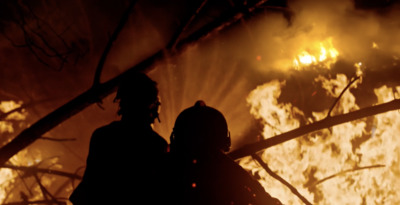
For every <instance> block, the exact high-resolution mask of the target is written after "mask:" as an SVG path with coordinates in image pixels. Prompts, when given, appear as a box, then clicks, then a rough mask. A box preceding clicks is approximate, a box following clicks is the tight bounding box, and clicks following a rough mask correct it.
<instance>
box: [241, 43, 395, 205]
mask: <svg viewBox="0 0 400 205" xmlns="http://www.w3.org/2000/svg"><path fill="white" fill-rule="evenodd" d="M319 45H321V49H320V51H321V52H320V53H322V54H324V53H325V54H327V55H326V57H327V58H325V59H324V58H321V57H320V58H318V57H317V56H318V55H315V54H314V55H311V53H310V52H304V53H301V55H299V56H298V57H297V58H296V59H295V61H294V62H295V68H296V69H299V68H301V66H300V65H311V64H314V63H320V64H319V65H318V66H320V67H325V68H328V69H329V66H330V65H331V64H332V63H334V62H335V61H336V57H337V56H338V52H337V50H336V49H334V48H328V47H327V46H328V45H332V40H331V39H330V40H328V41H326V42H322V43H320V44H319ZM330 51H332V52H330ZM305 54H307V55H305ZM317 54H318V53H317ZM303 57H304V58H303ZM302 59H305V60H302ZM320 60H322V61H320ZM355 68H356V71H355V72H356V74H357V75H361V74H362V69H363V64H362V63H356V64H355ZM349 81H350V80H349V79H347V77H346V76H345V75H344V74H337V75H336V76H335V78H333V79H328V78H326V77H322V76H319V77H317V78H316V79H315V82H316V83H319V84H320V85H321V87H322V88H323V89H324V90H325V92H326V93H327V95H329V96H331V97H334V98H337V97H338V96H339V95H340V93H341V92H342V91H343V90H344V89H345V87H346V86H347V85H348V84H349ZM360 83H361V81H357V82H356V83H353V85H352V86H354V87H355V86H357V85H359V84H360ZM283 86H285V81H277V80H274V81H271V82H267V83H265V84H263V85H260V86H258V87H257V88H256V89H254V90H253V91H252V92H251V93H250V94H249V95H248V98H247V102H248V103H249V105H250V112H251V114H252V115H253V116H254V117H255V118H257V119H260V120H261V121H262V122H263V124H264V129H263V137H264V138H265V139H267V138H270V137H273V136H275V135H278V134H281V133H284V132H287V131H290V130H292V129H295V128H298V127H299V126H300V120H299V119H300V118H303V119H304V118H306V116H305V115H304V113H303V112H302V111H301V110H300V109H299V108H297V107H295V106H293V105H292V104H290V103H279V102H278V100H277V99H278V97H279V96H280V94H281V89H282V87H283ZM399 93H400V86H398V87H396V88H393V89H392V88H388V87H386V86H382V87H380V88H378V89H376V90H375V95H376V97H377V99H378V104H380V103H384V102H388V101H390V100H393V99H395V98H399V97H400V95H399ZM355 99H356V98H355V96H354V95H353V94H352V93H351V92H350V91H349V90H347V91H346V92H345V93H343V95H342V96H341V98H340V100H339V102H338V103H337V104H336V106H335V108H334V109H333V110H332V115H338V114H343V113H348V112H351V111H354V110H358V109H359V106H358V105H357V104H356V100H355ZM327 114H328V110H325V111H323V112H313V116H312V117H308V121H309V122H311V123H312V122H315V121H319V120H322V119H324V118H325V117H326V116H327ZM399 135H400V112H398V111H392V112H387V113H384V114H379V115H376V116H371V117H368V118H366V119H360V120H356V121H352V122H347V123H344V124H341V125H337V126H334V127H332V128H330V129H322V130H320V131H318V132H315V133H311V134H307V135H306V136H303V137H301V138H298V139H295V140H291V141H288V142H285V143H283V144H280V145H277V146H274V147H271V148H268V149H266V150H264V151H263V153H262V159H263V160H264V161H265V162H266V163H267V164H268V165H269V167H271V169H272V170H273V171H274V172H275V173H277V174H278V175H280V176H281V177H283V178H284V179H285V180H286V181H288V182H289V183H290V184H292V185H293V186H294V187H296V189H297V190H298V191H299V192H300V194H301V195H303V196H304V197H305V198H307V199H308V200H309V201H310V202H312V203H315V204H363V203H366V204H400V198H399V197H398V196H397V192H398V191H397V190H399V188H400V138H399ZM239 163H240V165H242V166H243V167H244V168H245V169H247V170H249V171H251V172H252V173H257V175H259V176H261V179H260V183H261V184H262V185H263V186H264V187H265V189H266V191H268V192H269V193H270V194H271V195H272V196H274V197H277V198H279V199H281V200H282V202H283V203H284V204H302V202H301V201H300V199H298V198H297V196H295V195H294V194H293V193H292V192H291V191H290V190H289V189H288V188H287V187H286V186H284V185H282V184H281V183H280V182H279V181H277V180H275V179H274V178H272V177H271V176H269V175H268V174H267V173H266V171H265V170H264V169H263V168H262V167H260V166H259V165H258V164H257V163H255V162H254V160H252V159H251V158H250V157H247V158H243V159H240V161H239Z"/></svg>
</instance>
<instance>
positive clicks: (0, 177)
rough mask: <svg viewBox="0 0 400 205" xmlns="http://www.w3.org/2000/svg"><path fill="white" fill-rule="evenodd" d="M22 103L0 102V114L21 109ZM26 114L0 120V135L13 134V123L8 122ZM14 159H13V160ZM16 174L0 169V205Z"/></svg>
mask: <svg viewBox="0 0 400 205" xmlns="http://www.w3.org/2000/svg"><path fill="white" fill-rule="evenodd" d="M21 105H22V102H15V101H1V102H0V112H1V113H8V112H10V111H12V110H13V109H16V108H19V107H21ZM25 116H26V114H25V113H24V112H14V113H12V114H10V115H8V116H7V117H6V118H5V119H4V120H0V133H1V134H2V136H4V134H5V133H13V132H14V127H13V123H12V122H10V121H9V120H23V119H25ZM14 158H15V157H13V159H14ZM17 176H18V174H17V173H16V172H14V171H12V170H10V169H0V203H3V202H4V199H5V198H6V195H7V192H8V191H9V187H10V184H12V183H13V182H14V181H15V178H16V177H17Z"/></svg>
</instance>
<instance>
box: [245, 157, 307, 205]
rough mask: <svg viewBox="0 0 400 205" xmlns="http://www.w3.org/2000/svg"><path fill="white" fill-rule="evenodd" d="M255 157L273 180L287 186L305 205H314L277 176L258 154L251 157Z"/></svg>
mask: <svg viewBox="0 0 400 205" xmlns="http://www.w3.org/2000/svg"><path fill="white" fill-rule="evenodd" d="M251 156H252V157H253V159H255V160H256V161H257V162H258V163H259V164H260V165H261V166H262V167H263V168H264V169H265V171H266V172H267V173H268V174H269V175H270V176H271V177H273V178H275V179H276V180H278V181H280V182H281V183H282V184H283V185H285V186H286V187H288V188H289V189H290V191H291V192H292V193H293V194H294V195H296V196H297V197H298V198H299V199H300V200H301V201H302V202H303V203H304V204H307V205H312V203H311V202H309V201H308V200H307V199H306V198H305V197H304V196H303V195H301V194H300V192H299V191H297V189H296V188H295V187H294V186H293V185H291V184H290V183H289V182H287V181H286V180H285V179H283V178H282V177H281V176H279V175H278V174H276V173H275V172H273V171H272V170H271V169H270V168H269V166H268V165H267V163H265V162H264V161H263V160H262V159H261V157H260V156H258V155H257V154H252V155H251Z"/></svg>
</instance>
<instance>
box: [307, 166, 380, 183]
mask: <svg viewBox="0 0 400 205" xmlns="http://www.w3.org/2000/svg"><path fill="white" fill-rule="evenodd" d="M382 167H385V165H383V164H376V165H371V166H365V167H355V168H353V169H347V170H343V171H341V172H338V173H336V174H332V175H330V176H327V177H325V178H323V179H320V180H318V181H317V182H315V183H313V184H311V185H309V186H307V188H309V187H314V186H317V185H318V184H321V183H322V182H325V181H327V180H329V179H332V178H334V177H337V176H340V175H343V174H346V173H349V172H356V171H360V170H364V169H374V168H382Z"/></svg>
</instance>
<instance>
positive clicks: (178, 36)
mask: <svg viewBox="0 0 400 205" xmlns="http://www.w3.org/2000/svg"><path fill="white" fill-rule="evenodd" d="M207 2H208V0H203V1H202V2H201V4H200V6H199V7H198V8H197V9H196V11H195V13H194V14H193V15H192V16H191V17H190V18H189V19H188V20H187V22H186V23H185V24H182V26H181V27H180V28H179V29H178V31H177V32H175V35H174V36H173V37H172V39H171V41H170V43H169V44H168V45H167V47H166V49H168V50H175V48H176V45H177V43H178V42H179V40H180V39H181V37H182V34H183V33H184V32H185V31H186V30H187V28H188V27H189V26H190V24H191V23H192V22H193V21H194V20H195V19H196V17H197V16H198V14H199V13H200V11H201V10H202V9H203V8H204V6H205V5H206V4H207Z"/></svg>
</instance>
